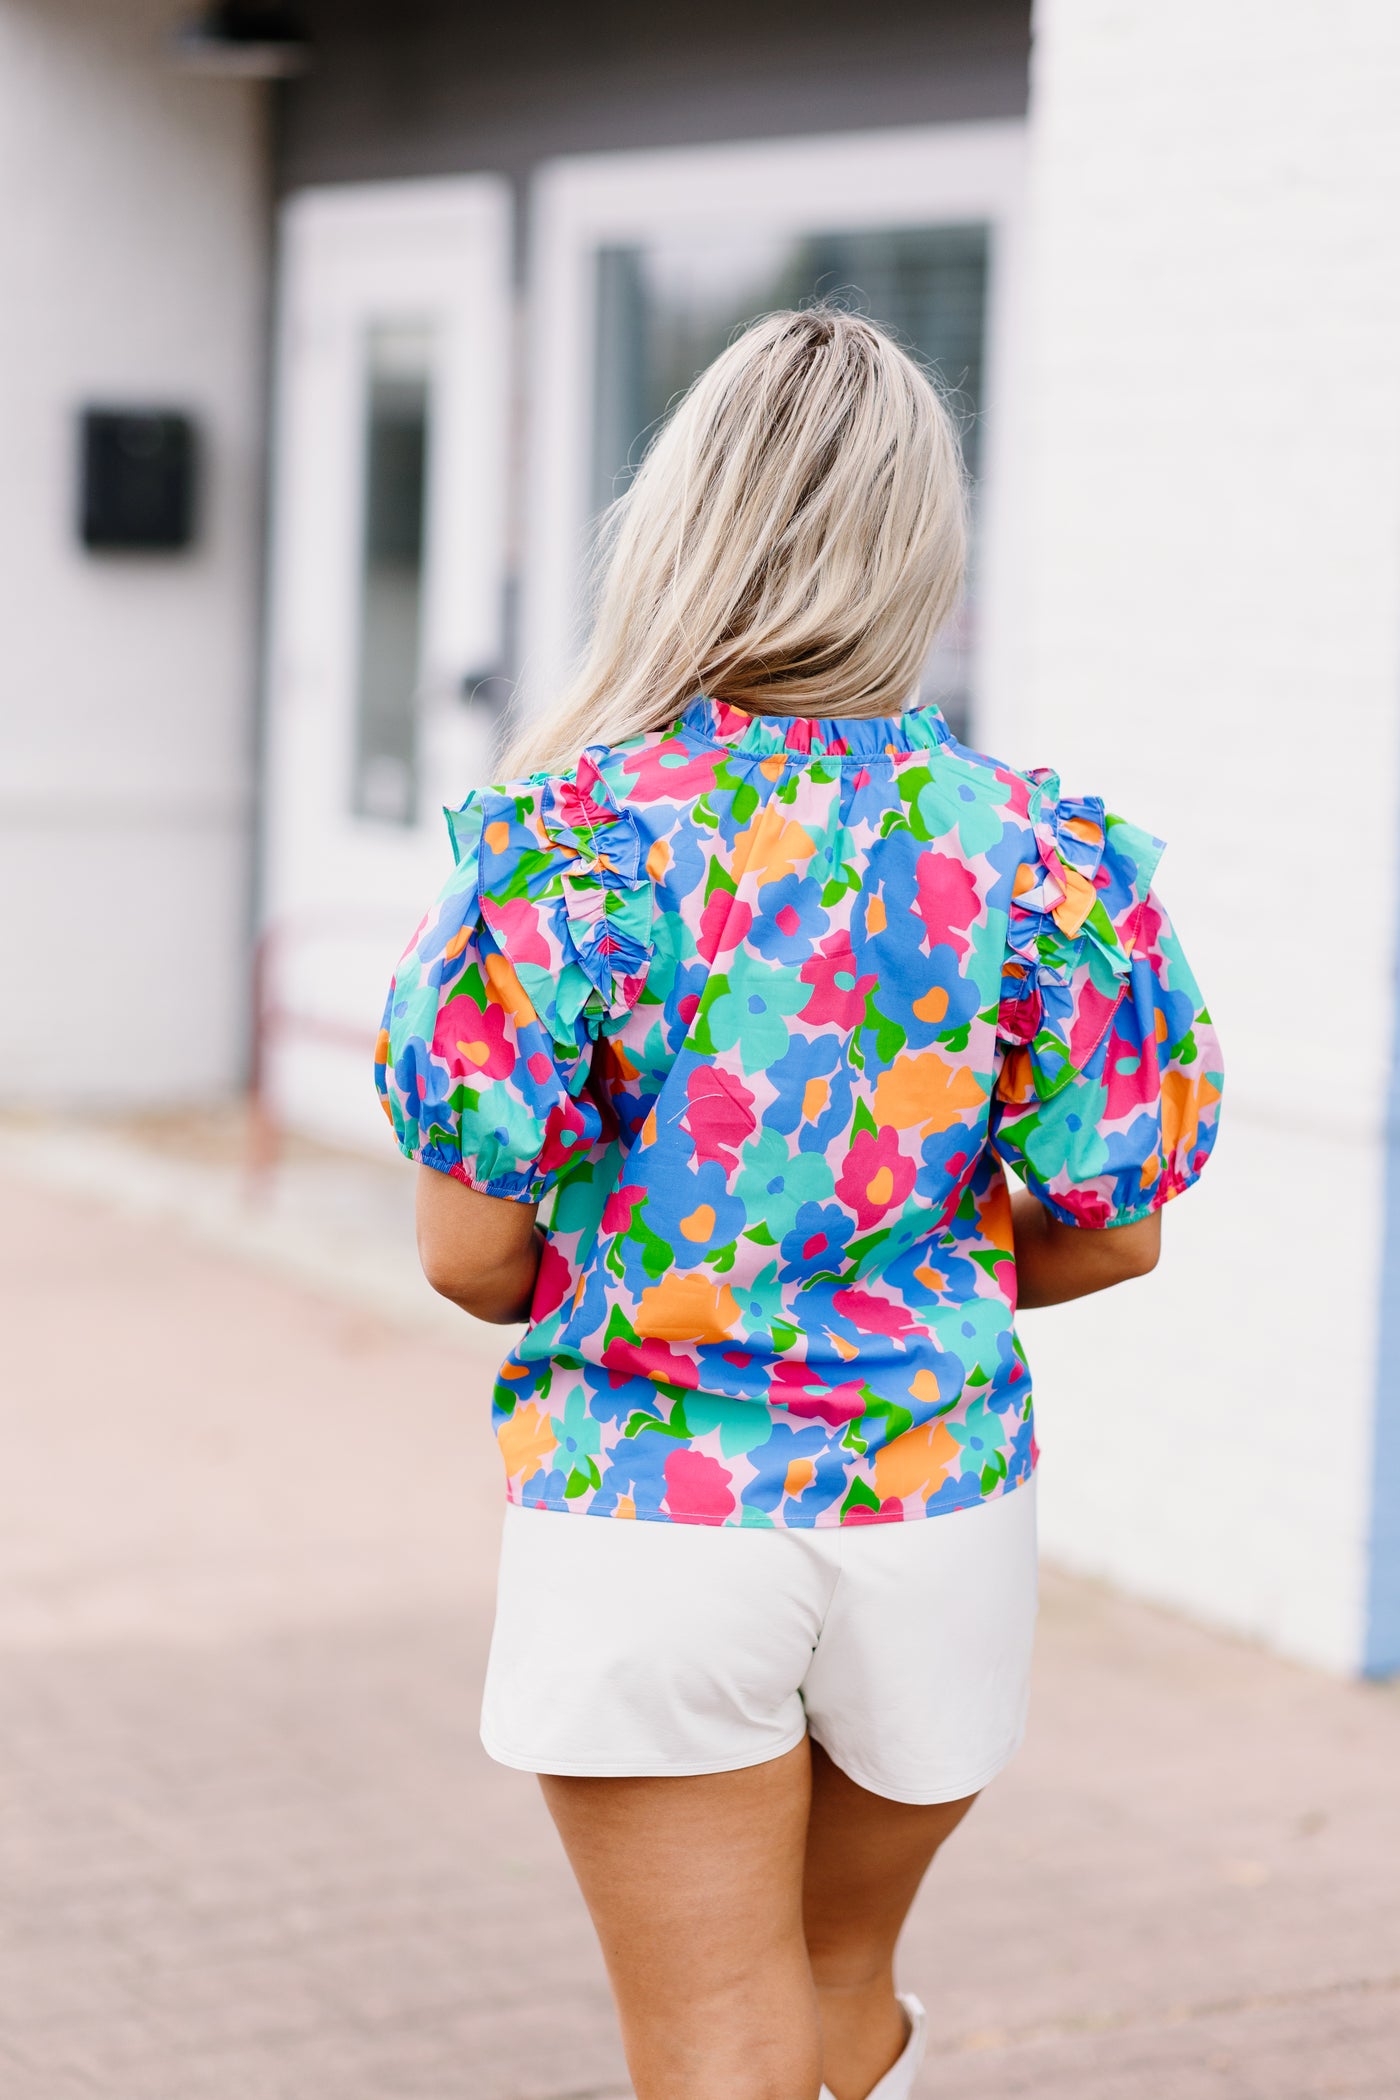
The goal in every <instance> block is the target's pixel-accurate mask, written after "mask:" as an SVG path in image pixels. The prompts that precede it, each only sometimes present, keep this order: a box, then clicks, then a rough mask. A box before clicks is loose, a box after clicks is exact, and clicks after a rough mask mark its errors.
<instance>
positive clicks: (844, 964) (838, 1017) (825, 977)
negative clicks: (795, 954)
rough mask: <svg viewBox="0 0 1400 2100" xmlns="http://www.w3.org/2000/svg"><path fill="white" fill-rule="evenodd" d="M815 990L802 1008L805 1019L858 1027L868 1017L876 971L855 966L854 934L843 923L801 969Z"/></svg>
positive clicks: (805, 982)
mask: <svg viewBox="0 0 1400 2100" xmlns="http://www.w3.org/2000/svg"><path fill="white" fill-rule="evenodd" d="M797 974H798V976H799V977H800V978H801V980H802V982H803V984H810V985H811V986H812V994H811V997H810V998H809V999H808V1001H807V1003H806V1005H805V1006H804V1007H803V1009H802V1019H803V1020H804V1021H831V1022H834V1023H835V1024H836V1026H837V1027H838V1028H858V1027H859V1026H860V1023H861V1022H862V1021H863V1020H864V1019H865V996H866V993H867V992H870V991H872V990H873V989H874V986H875V978H874V975H873V973H872V974H871V975H870V976H868V977H862V976H860V975H859V973H858V972H857V970H856V959H855V955H854V953H853V951H852V948H851V936H850V934H849V933H848V932H847V931H846V929H845V928H844V927H842V928H840V929H839V930H838V931H837V932H836V933H831V934H828V935H827V937H826V939H825V940H824V941H823V942H822V944H821V947H820V948H819V949H818V951H817V953H816V954H815V955H814V956H812V957H811V959H810V961H808V962H805V963H803V965H802V968H801V969H800V970H799V971H798V973H797Z"/></svg>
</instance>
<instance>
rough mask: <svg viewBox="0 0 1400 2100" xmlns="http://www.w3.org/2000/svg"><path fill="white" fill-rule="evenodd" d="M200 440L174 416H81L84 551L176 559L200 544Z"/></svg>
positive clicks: (116, 411)
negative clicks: (197, 530) (167, 555)
mask: <svg viewBox="0 0 1400 2100" xmlns="http://www.w3.org/2000/svg"><path fill="white" fill-rule="evenodd" d="M194 483H195V432H194V424H193V423H192V421H191V420H190V418H189V417H188V416H186V415H182V414H180V413H179V411H178V410H173V409H149V408H85V409H84V410H83V412H82V499H81V531H82V538H83V545H84V546H85V547H91V548H94V549H108V548H113V549H128V550H132V551H137V552H140V551H143V550H144V551H148V552H151V553H170V552H173V551H175V550H176V549H178V548H181V547H188V546H189V544H190V541H191V539H192V538H193V536H194Z"/></svg>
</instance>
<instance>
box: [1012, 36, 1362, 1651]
mask: <svg viewBox="0 0 1400 2100" xmlns="http://www.w3.org/2000/svg"><path fill="white" fill-rule="evenodd" d="M1036 27H1037V37H1036V52H1035V62H1034V72H1033V92H1032V113H1031V132H1032V145H1031V152H1032V206H1031V229H1032V230H1031V246H1032V255H1033V268H1034V273H1035V284H1034V292H1033V300H1032V308H1033V311H1032V323H1031V331H1030V353H1029V363H1030V366H1031V376H1030V392H1029V401H1028V423H1029V427H1030V431H1031V460H1030V473H1031V478H1032V481H1033V486H1034V496H1033V502H1032V513H1031V521H1030V529H1029V533H1028V540H1029V545H1030V548H1031V555H1032V567H1033V574H1032V581H1031V597H1032V608H1031V615H1030V619H1029V623H1028V630H1027V636H1026V642H1025V660H1024V672H1025V676H1024V691H1025V701H1024V713H1023V716H1022V719H1021V721H1020V723H1019V724H1018V732H1017V734H1018V744H1019V748H1018V749H1017V750H1016V751H1015V753H1014V754H1013V755H1014V756H1015V757H1017V758H1018V759H1025V760H1038V761H1048V762H1052V763H1054V764H1056V765H1058V766H1059V768H1060V770H1061V772H1062V774H1063V776H1064V778H1065V780H1066V782H1067V784H1073V785H1075V786H1082V787H1087V788H1090V789H1096V790H1099V791H1101V792H1102V793H1104V794H1105V796H1106V797H1107V798H1108V799H1109V801H1110V804H1111V805H1112V806H1114V807H1117V808H1119V809H1121V810H1122V811H1123V812H1124V813H1126V814H1128V815H1131V816H1132V817H1134V818H1135V819H1136V820H1138V821H1139V822H1142V823H1145V824H1147V825H1149V826H1150V827H1152V828H1155V829H1156V830H1158V831H1159V832H1161V833H1162V835H1163V836H1164V837H1166V839H1167V840H1168V841H1169V843H1170V846H1171V851H1170V852H1169V853H1168V855H1167V858H1166V861H1165V863H1164V866H1163V870H1162V877H1161V886H1162V891H1163V894H1164V896H1165V898H1166V900H1167V902H1168V904H1169V907H1170V908H1171V909H1172V911H1173V913H1174V915H1175V917H1176V918H1177V921H1178V925H1179V927H1180V929H1181V931H1182V933H1183V935H1184V938H1185V940H1186V943H1187V946H1188V951H1189V952H1190V953H1191V955H1192V957H1193V959H1194V960H1195V961H1196V964H1197V968H1198V971H1199V974H1200V976H1201V979H1202V982H1203V984H1204V986H1205V988H1206V992H1207V996H1208V998H1209V999H1210V1002H1211V1004H1212V1006H1213V1007H1214V1009H1215V1012H1216V1014H1217V1017H1218V1019H1219V1022H1220V1024H1221V1030H1222V1034H1223V1037H1224V1041H1225V1049H1226V1066H1227V1104H1226V1116H1225V1123H1224V1130H1223V1135H1222V1138H1221V1142H1220V1147H1219V1151H1218V1154H1217V1160H1216V1163H1215V1165H1214V1166H1213V1167H1212V1169H1211V1170H1210V1172H1209V1174H1208V1176H1207V1180H1206V1183H1205V1184H1204V1186H1203V1187H1202V1188H1201V1190H1199V1191H1198V1192H1196V1193H1195V1194H1193V1195H1191V1196H1188V1197H1187V1198H1186V1199H1185V1201H1184V1202H1183V1203H1181V1204H1180V1205H1179V1206H1178V1207H1176V1208H1175V1209H1173V1210H1172V1211H1170V1212H1168V1215H1167V1221H1166V1231H1165V1258H1164V1262H1163V1266H1162V1269H1161V1270H1160V1271H1159V1272H1158V1274H1157V1275H1156V1276H1154V1277H1153V1278H1152V1279H1151V1280H1150V1281H1149V1282H1148V1283H1146V1284H1143V1285H1137V1286H1133V1287H1131V1288H1129V1289H1128V1290H1125V1291H1123V1292H1122V1293H1119V1294H1115V1296H1114V1298H1113V1299H1112V1300H1110V1301H1104V1302H1103V1303H1101V1304H1090V1305H1088V1306H1085V1307H1083V1308H1071V1309H1067V1310H1066V1311H1064V1312H1055V1313H1052V1314H1044V1315H1040V1316H1038V1317H1033V1318H1032V1319H1031V1320H1030V1321H1028V1322H1027V1323H1026V1324H1027V1330H1028V1342H1029V1345H1030V1347H1031V1349H1032V1351H1033V1361H1034V1362H1035V1364H1036V1366H1037V1370H1038V1374H1039V1386H1040V1391H1041V1393H1042V1395H1043V1434H1044V1438H1045V1440H1046V1441H1047V1442H1048V1446H1049V1460H1048V1464H1047V1468H1046V1472H1045V1476H1044V1496H1043V1522H1044V1533H1045V1540H1046V1544H1047V1547H1048V1548H1049V1549H1050V1550H1051V1551H1052V1552H1053V1553H1054V1554H1055V1555H1056V1556H1057V1557H1058V1558H1060V1559H1061V1560H1065V1561H1070V1562H1072V1563H1073V1564H1075V1565H1077V1566H1079V1567H1083V1568H1087V1569H1092V1570H1097V1571H1100V1572H1102V1573H1104V1574H1107V1575H1110V1576H1112V1577H1113V1578H1114V1579H1116V1580H1119V1581H1122V1582H1125V1583H1127V1584H1129V1585H1131V1586H1133V1587H1135V1588H1137V1589H1139V1590H1141V1591H1142V1592H1143V1593H1145V1594H1147V1595H1149V1596H1153V1597H1157V1598H1160V1599H1162V1600H1164V1601H1167V1602H1170V1603H1175V1604H1181V1605H1185V1606H1187V1607H1188V1608H1190V1609H1191V1610H1193V1611H1196V1612H1198V1613H1200V1614H1202V1615H1204V1616H1208V1617H1211V1618H1214V1619H1216V1620H1219V1621H1221V1622H1223V1623H1225V1624H1228V1625H1233V1626H1238V1627H1240V1628H1242V1629H1244V1630H1247V1631H1248V1632H1250V1633H1254V1634H1258V1635H1260V1636H1262V1637H1264V1638H1267V1639H1269V1640H1270V1641H1272V1642H1274V1643H1275V1644H1276V1645H1277V1646H1279V1647H1280V1648H1282V1649H1284V1650H1285V1651H1287V1652H1291V1653H1294V1654H1297V1655H1299V1656H1303V1657H1307V1658H1311V1659H1315V1660H1318V1661H1321V1662H1324V1663H1327V1664H1330V1665H1333V1666H1337V1667H1342V1668H1348V1667H1353V1666H1354V1665H1355V1663H1356V1661H1357V1659H1358V1655H1359V1650H1360V1642H1361V1637H1362V1604H1361V1599H1362V1594H1363V1585H1364V1556H1365V1530H1366V1522H1367V1504H1368V1493H1369V1466H1370V1428H1371V1419H1372V1407H1373V1393H1374V1380H1375V1361H1374V1356H1375V1340H1376V1313H1377V1287H1378V1262H1379V1253H1380V1245H1379V1242H1380V1231H1381V1203H1382V1173H1383V1155H1382V1151H1381V1145H1380V1138H1381V1130H1382V1118H1383V1111H1384V1105H1385V1100H1384V1097H1385V1086H1386V1077H1387V1072H1388V1066H1389V1059H1390V1055H1391V1048H1392V1037H1393V1031H1394V1015H1393V1003H1394V968H1393V960H1392V958H1393V955H1394V952H1395V922H1396V898H1397V885H1398V884H1400V876H1397V868H1396V821H1397V787H1400V748H1397V745H1398V744H1400V736H1398V735H1397V730H1398V729H1400V709H1398V708H1397V702H1398V701H1400V122H1397V117H1396V112H1397V110H1400V9H1397V8H1396V7H1395V6H1394V4H1393V0H1283V4H1279V0H1177V4H1175V5H1173V6H1171V7H1151V6H1145V5H1143V4H1141V0H1042V4H1040V5H1039V7H1038V9H1037V16H1036Z"/></svg>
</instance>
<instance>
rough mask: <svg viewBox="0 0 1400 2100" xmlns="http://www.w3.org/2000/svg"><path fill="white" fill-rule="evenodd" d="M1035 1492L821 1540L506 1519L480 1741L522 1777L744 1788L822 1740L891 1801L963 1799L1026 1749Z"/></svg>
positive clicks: (595, 1521)
mask: <svg viewBox="0 0 1400 2100" xmlns="http://www.w3.org/2000/svg"><path fill="white" fill-rule="evenodd" d="M1035 1613H1036V1541H1035V1483H1034V1481H1033V1480H1032V1481H1030V1482H1028V1483H1027V1484H1026V1485H1024V1486H1022V1487H1019V1488H1016V1489H1014V1490H1012V1491H1011V1492H1010V1493H1009V1494H1005V1495H1002V1496H1000V1497H998V1499H997V1500H996V1501H994V1502H987V1503H983V1504H982V1505H981V1506H980V1507H978V1508H974V1509H966V1510H957V1511H954V1512H951V1513H950V1514H949V1515H947V1516H940V1517H926V1518H924V1519H922V1520H921V1521H919V1522H916V1523H905V1524H861V1525H848V1526H845V1527H843V1528H841V1529H833V1530H822V1531H817V1530H810V1531H798V1530H792V1531H776V1530H775V1531H758V1530H754V1531H748V1530H743V1529H740V1528H737V1527H735V1528H728V1529H726V1528H712V1527H711V1526H708V1525H700V1524H652V1523H629V1522H627V1521H626V1520H625V1519H619V1518H605V1517H590V1516H577V1517H571V1516H565V1515H562V1514H561V1513H560V1512H558V1511H557V1510H538V1509H521V1508H519V1507H517V1506H515V1505H514V1504H512V1505H511V1506H509V1507H508V1508H507V1510H506V1521H505V1533H504V1536H503V1538H502V1542H501V1568H500V1583H499V1588H498V1592H497V1599H496V1628H495V1634H494V1636H493V1639H492V1643H491V1659H490V1662H489V1664H488V1666H487V1672H486V1691H485V1698H484V1701H483V1706H482V1716H481V1740H482V1742H483V1743H484V1744H485V1746H486V1749H487V1750H488V1752H489V1753H490V1755H491V1756H492V1757H494V1758H495V1759H497V1760H498V1762H499V1763H501V1764H504V1765H515V1766H516V1767H518V1768H520V1769H522V1770H524V1771H527V1772H557V1773H568V1774H578V1775H586V1776H591V1777H595V1778H603V1777H608V1778H619V1777H624V1776H632V1777H641V1776H643V1775H656V1774H670V1775H673V1776H677V1777H679V1776H681V1775H683V1774H690V1773H698V1772H729V1771H737V1770H738V1769H739V1768H740V1767H741V1766H743V1765H756V1764H762V1763H763V1762H764V1760H765V1759H767V1758H772V1757H781V1756H782V1754H783V1753H784V1751H786V1750H791V1749H792V1748H793V1747H794V1746H795V1745H796V1744H797V1743H800V1742H801V1740H802V1738H803V1736H804V1735H805V1734H807V1733H808V1732H809V1731H810V1733H811V1735H812V1737H813V1738H814V1740H815V1741H816V1742H818V1743H820V1744H821V1746H822V1748H823V1749H824V1750H825V1751H826V1752H827V1754H828V1755H829V1756H830V1757H831V1759H832V1760H833V1762H834V1763H836V1764H837V1765H839V1766H840V1767H841V1770H842V1771H843V1772H845V1773H847V1774H848V1775H849V1777H850V1778H852V1779H854V1780H855V1781H856V1783H857V1784H858V1785H859V1786H863V1787H866V1788H868V1789H869V1791H870V1792H871V1793H875V1794H884V1795H886V1796H887V1797H888V1798H889V1799H890V1800H892V1801H911V1802H931V1801H957V1800H961V1799H962V1797H963V1796H964V1795H965V1794H971V1793H975V1792H976V1790H977V1789H978V1788H979V1787H981V1786H985V1785H986V1783H987V1781H988V1780H989V1779H991V1778H992V1777H993V1776H994V1775H995V1774H996V1773H997V1772H999V1771H1000V1770H1001V1768H1002V1766H1003V1765H1004V1764H1006V1762H1007V1761H1008V1759H1009V1758H1010V1757H1011V1756H1012V1755H1013V1754H1014V1753H1015V1751H1016V1749H1017V1747H1018V1746H1019V1744H1020V1741H1021V1738H1022V1735H1023V1733H1024V1731H1025V1719H1026V1702H1027V1695H1028V1690H1029V1679H1030V1662H1031V1643H1032V1636H1033V1633H1034V1627H1035Z"/></svg>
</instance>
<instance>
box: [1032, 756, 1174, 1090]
mask: <svg viewBox="0 0 1400 2100" xmlns="http://www.w3.org/2000/svg"><path fill="white" fill-rule="evenodd" d="M1027 777H1028V778H1029V780H1030V781H1031V783H1032V795H1031V801H1030V811H1029V817H1030V825H1031V832H1032V837H1033V841H1034V848H1035V857H1034V859H1031V860H1024V861H1022V862H1021V864H1020V866H1019V867H1018V868H1017V870H1016V875H1015V885H1014V892H1013V896H1012V902H1011V911H1010V925H1009V929H1008V937H1007V954H1006V962H1005V967H1004V969H1003V972H1002V984H1001V1006H1000V1012H999V1016H998V1034H999V1035H1000V1037H1001V1040H1002V1042H1003V1043H1005V1044H1007V1045H1008V1046H1009V1048H1010V1052H1011V1056H1010V1058H1009V1059H1008V1064H1009V1065H1010V1066H1011V1067H1012V1068H1013V1069H1012V1070H1010V1071H1008V1072H1007V1073H1006V1075H1005V1076H1006V1082H1007V1087H1006V1090H1007V1091H1008V1092H1009V1093H1010V1094H1012V1095H1013V1096H1014V1097H1015V1098H1026V1097H1028V1096H1029V1094H1030V1092H1031V1091H1032V1090H1033V1091H1034V1093H1035V1094H1036V1095H1038V1096H1039V1098H1040V1099H1041V1100H1049V1099H1050V1098H1051V1096H1053V1095H1055V1094H1057V1093H1058V1092H1059V1091H1060V1089H1061V1088H1062V1087H1064V1086H1066V1085H1067V1084H1068V1083H1069V1081H1070V1080H1071V1079H1073V1078H1074V1076H1075V1075H1076V1073H1079V1072H1082V1071H1083V1070H1084V1068H1085V1066H1086V1065H1087V1064H1088V1063H1089V1060H1090V1059H1091V1058H1092V1057H1093V1055H1094V1052H1095V1051H1096V1050H1097V1049H1098V1047H1099V1045H1100V1043H1101V1042H1102V1041H1103V1039H1104V1037H1105V1035H1106V1034H1107V1032H1108V1029H1109V1026H1110V1024H1111V1022H1112V1020H1113V1016H1114V1014H1115V1012H1116V1011H1117V1009H1118V1007H1119V1005H1120V1004H1121V1003H1122V1001H1123V999H1124V998H1125V997H1127V995H1128V990H1129V980H1130V977H1131V973H1132V961H1133V954H1134V951H1135V948H1136V945H1137V939H1138V931H1139V920H1140V917H1141V913H1142V908H1143V905H1144V904H1145V902H1146V900H1147V895H1148V891H1149V890H1150V888H1151V886H1152V878H1153V875H1154V873H1155V872H1156V868H1157V863H1158V862H1159V861H1160V859H1161V857H1162V854H1163V852H1164V851H1165V847H1164V845H1163V842H1162V840H1161V839H1158V838H1154V837H1153V836H1152V834H1151V833H1150V832H1147V831H1142V830H1139V828H1138V827H1137V826H1136V825H1135V824H1129V823H1127V822H1125V821H1124V819H1123V818H1121V817H1117V816H1114V815H1112V814H1111V813H1110V812H1109V811H1107V810H1105V808H1104V805H1103V802H1102V801H1101V799H1100V798H1099V797H1098V796H1097V795H1065V794H1062V792H1061V789H1060V782H1059V776H1058V775H1057V774H1056V773H1054V772H1052V771H1050V770H1049V769H1048V768H1040V769H1038V770H1036V771H1034V772H1032V773H1030V774H1029V775H1028V776H1027ZM1027 1068H1028V1069H1027ZM1028 1082H1029V1084H1028Z"/></svg>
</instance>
